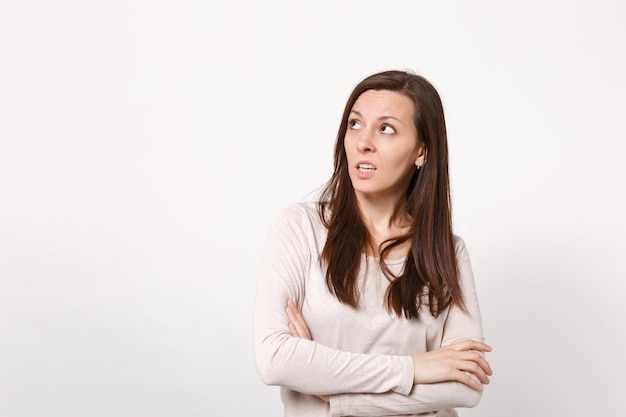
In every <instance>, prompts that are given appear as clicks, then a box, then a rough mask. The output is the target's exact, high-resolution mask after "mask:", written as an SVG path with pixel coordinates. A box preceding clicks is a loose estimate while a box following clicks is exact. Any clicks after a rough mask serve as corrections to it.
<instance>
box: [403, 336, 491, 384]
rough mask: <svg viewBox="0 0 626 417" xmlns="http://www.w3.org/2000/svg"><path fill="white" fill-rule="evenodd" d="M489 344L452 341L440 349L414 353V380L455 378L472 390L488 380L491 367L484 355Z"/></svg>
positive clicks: (433, 380) (489, 348)
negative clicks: (418, 353)
mask: <svg viewBox="0 0 626 417" xmlns="http://www.w3.org/2000/svg"><path fill="white" fill-rule="evenodd" d="M490 351H491V347H490V346H488V345H486V344H484V343H482V342H477V341H473V340H465V341H462V342H457V343H453V344H451V345H448V346H445V347H443V348H440V349H437V350H434V351H430V352H426V353H423V354H420V355H415V356H413V365H414V370H415V374H414V382H415V383H416V384H419V383H434V382H443V381H458V382H461V383H464V384H466V385H467V386H469V387H470V388H473V389H475V390H481V389H482V386H481V382H482V383H483V384H488V383H489V375H492V370H491V366H490V365H489V363H488V362H487V360H486V359H485V358H484V356H483V352H490Z"/></svg>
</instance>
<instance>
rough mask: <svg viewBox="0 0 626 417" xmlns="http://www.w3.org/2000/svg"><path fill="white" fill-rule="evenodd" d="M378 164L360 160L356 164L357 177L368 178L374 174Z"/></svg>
mask: <svg viewBox="0 0 626 417" xmlns="http://www.w3.org/2000/svg"><path fill="white" fill-rule="evenodd" d="M374 172H376V166H375V165H373V164H371V163H369V162H359V163H358V164H357V166H356V173H357V177H358V178H361V179H367V178H370V177H371V176H373V175H374Z"/></svg>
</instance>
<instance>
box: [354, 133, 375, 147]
mask: <svg viewBox="0 0 626 417" xmlns="http://www.w3.org/2000/svg"><path fill="white" fill-rule="evenodd" d="M357 149H358V150H359V151H361V152H373V151H374V150H375V147H374V142H373V141H372V136H371V134H370V133H368V132H361V134H360V135H359V139H358V141H357Z"/></svg>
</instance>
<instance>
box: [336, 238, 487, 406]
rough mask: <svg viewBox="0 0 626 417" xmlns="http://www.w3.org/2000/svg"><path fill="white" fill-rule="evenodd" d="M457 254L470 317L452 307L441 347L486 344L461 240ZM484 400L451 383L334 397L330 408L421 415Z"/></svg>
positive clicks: (470, 404)
mask: <svg viewBox="0 0 626 417" xmlns="http://www.w3.org/2000/svg"><path fill="white" fill-rule="evenodd" d="M456 254H457V263H458V267H459V275H460V282H461V288H462V291H463V301H464V302H465V306H466V308H467V313H465V312H463V311H462V310H461V309H460V308H458V307H457V306H455V305H453V306H451V307H450V310H449V312H448V316H447V318H446V321H445V323H444V330H443V335H442V341H441V347H443V346H446V345H449V344H451V343H455V342H458V341H461V340H465V339H473V340H478V341H483V340H484V338H483V331H482V320H481V315H480V309H479V305H478V298H477V295H476V287H475V283H474V277H473V274H472V267H471V264H470V260H469V256H468V253H467V249H466V247H465V243H464V242H463V240H462V239H460V238H457V241H456ZM474 379H475V380H476V381H478V379H477V378H475V377H474ZM478 382H479V383H480V381H478ZM480 398H481V391H476V390H474V389H472V388H470V387H468V386H467V385H465V384H462V383H460V382H456V381H449V382H441V383H436V384H417V385H415V386H414V387H413V389H412V390H411V392H410V393H409V394H408V395H404V394H401V393H395V392H387V393H381V394H374V393H369V394H351V393H343V394H338V395H332V396H331V397H330V408H331V413H332V416H348V415H349V416H388V415H397V414H419V413H427V412H432V411H437V410H444V409H449V408H456V407H475V406H476V405H478V403H479V401H480Z"/></svg>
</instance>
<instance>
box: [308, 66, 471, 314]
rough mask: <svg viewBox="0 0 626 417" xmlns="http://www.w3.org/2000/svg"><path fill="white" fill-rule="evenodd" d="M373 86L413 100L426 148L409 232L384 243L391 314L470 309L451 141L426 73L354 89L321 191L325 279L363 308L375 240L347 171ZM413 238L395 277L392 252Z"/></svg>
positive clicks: (412, 195) (377, 78) (386, 77)
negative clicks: (362, 273)
mask: <svg viewBox="0 0 626 417" xmlns="http://www.w3.org/2000/svg"><path fill="white" fill-rule="evenodd" d="M368 90H388V91H394V92H398V93H401V94H403V95H405V96H406V97H408V98H409V99H410V100H411V101H412V102H413V106H414V108H413V120H414V123H415V127H416V131H417V137H416V138H415V140H416V141H418V142H420V143H423V144H424V146H425V150H426V158H425V162H424V165H423V166H422V167H421V169H420V170H417V169H416V170H415V172H414V174H413V177H412V178H411V181H410V184H409V187H408V188H407V191H406V211H407V214H408V215H409V216H410V217H411V219H412V223H411V226H410V228H409V231H408V232H407V233H406V234H403V235H400V236H395V237H393V238H391V239H389V240H387V241H385V242H383V243H382V244H381V245H380V247H379V248H377V250H378V251H379V262H380V267H381V269H382V270H383V272H384V274H385V276H387V278H388V279H389V280H390V284H389V287H388V289H387V293H386V299H385V304H386V306H387V308H388V309H389V311H390V312H395V314H396V315H397V316H399V317H401V316H405V317H406V318H407V319H410V318H418V317H419V309H420V307H421V306H422V304H423V303H427V307H428V309H429V311H430V313H431V314H432V315H433V316H435V317H437V316H438V315H439V313H440V312H441V311H443V309H444V308H446V307H447V306H449V305H451V304H452V303H454V304H456V305H458V306H459V307H460V308H461V309H462V310H465V305H464V303H463V294H462V291H461V287H460V284H459V272H458V267H457V262H456V255H455V246H454V237H453V234H452V216H451V204H450V185H449V183H450V181H449V175H448V144H447V135H446V124H445V118H444V112H443V105H442V103H441V98H440V97H439V94H438V93H437V90H436V89H435V88H434V87H433V85H432V84H431V83H430V82H429V81H428V80H426V79H425V78H424V77H422V76H420V75H416V74H414V73H412V72H406V71H385V72H380V73H377V74H374V75H371V76H369V77H367V78H365V79H364V80H363V81H361V82H360V83H359V84H357V86H356V87H355V88H354V90H353V91H352V93H351V94H350V97H349V98H348V101H347V103H346V106H345V109H344V112H343V116H342V119H341V124H340V126H339V131H338V133H337V140H336V142H335V150H334V172H333V174H332V176H331V178H330V180H329V181H328V182H327V184H326V186H325V187H324V189H323V191H322V194H321V196H320V200H319V204H318V211H319V215H320V217H321V219H322V222H323V223H324V225H325V226H326V228H327V229H328V236H327V240H326V243H325V245H324V249H323V250H322V255H321V259H320V262H322V263H325V264H326V284H327V286H328V289H329V291H330V292H331V293H332V294H334V295H335V296H336V297H337V299H338V300H339V301H341V302H342V303H345V304H347V305H350V306H352V307H357V306H358V303H359V295H358V294H359V288H358V284H357V278H358V275H359V268H360V264H361V257H362V254H363V252H365V251H366V249H367V248H368V245H370V242H371V237H370V236H369V233H368V231H367V228H366V226H365V223H364V221H363V218H362V216H361V213H360V211H359V207H358V204H357V201H356V196H355V192H354V188H353V187H352V182H351V181H350V177H349V173H348V161H347V157H346V152H345V148H344V138H345V135H346V131H347V129H348V117H349V114H350V111H351V110H352V107H353V106H354V103H355V102H356V100H357V99H358V98H359V96H360V95H361V94H363V93H364V92H365V91H368ZM406 241H410V248H411V249H410V251H409V253H408V255H407V257H406V260H405V264H404V268H403V269H402V272H401V273H400V275H398V276H396V275H394V274H393V273H392V272H391V271H390V269H389V267H388V266H387V264H386V263H385V258H386V256H387V254H388V253H389V251H390V250H391V249H392V248H394V247H396V246H398V245H400V244H402V243H404V242H406Z"/></svg>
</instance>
